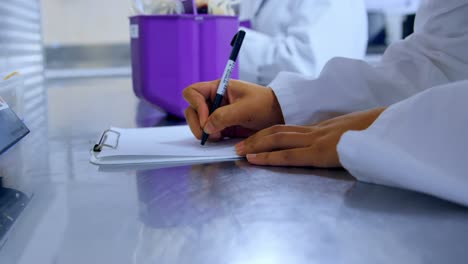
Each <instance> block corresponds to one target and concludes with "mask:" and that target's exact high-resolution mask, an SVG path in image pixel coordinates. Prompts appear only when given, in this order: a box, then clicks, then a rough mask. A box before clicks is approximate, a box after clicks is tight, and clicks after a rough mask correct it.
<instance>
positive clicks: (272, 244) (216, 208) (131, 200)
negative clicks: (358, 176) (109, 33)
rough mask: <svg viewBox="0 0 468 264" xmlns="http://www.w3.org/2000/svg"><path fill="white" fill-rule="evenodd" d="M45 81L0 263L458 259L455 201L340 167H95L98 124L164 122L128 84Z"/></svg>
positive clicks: (462, 237) (463, 232)
mask: <svg viewBox="0 0 468 264" xmlns="http://www.w3.org/2000/svg"><path fill="white" fill-rule="evenodd" d="M49 86H50V89H49V116H48V126H47V129H42V130H38V131H42V132H40V133H39V132H34V131H33V133H32V134H31V135H30V136H29V139H28V140H26V141H25V142H23V143H22V145H21V146H20V147H19V149H20V150H21V151H19V154H18V155H19V157H21V159H17V160H15V161H13V163H12V165H14V166H18V167H21V168H22V169H21V170H18V171H19V172H18V175H17V178H14V179H10V181H11V182H12V184H13V185H17V186H21V188H22V191H23V192H25V193H26V194H27V195H28V197H30V201H29V203H28V205H27V206H26V208H25V209H24V212H23V213H22V215H21V217H20V218H19V219H18V220H17V221H16V223H15V225H14V227H13V228H12V230H11V231H10V232H9V234H8V239H7V240H6V242H5V244H4V245H3V247H2V248H1V249H0V263H2V264H3V263H5V264H6V263H21V264H22V263H28V264H29V263H41V264H42V263H57V264H62V263H66V264H74V263H77V264H78V263H80V264H81V263H116V264H118V263H125V264H128V263H158V264H160V263H203V264H207V263H232V264H237V263H255V264H263V263H265V264H266V263H413V264H414V263H468V250H467V249H468V210H467V209H466V208H463V207H460V206H458V205H455V204H452V203H449V202H445V201H442V200H439V199H436V198H433V197H430V196H426V195H423V194H418V193H413V192H408V191H404V190H398V189H392V188H386V187H382V186H375V185H368V184H363V183H359V182H356V181H354V179H353V178H352V177H351V176H350V175H349V174H347V173H346V172H345V171H342V170H317V169H303V168H265V167H255V166H250V165H248V164H247V163H246V162H245V161H238V162H225V163H217V164H206V165H192V166H182V167H175V168H163V169H157V168H151V167H146V168H117V169H110V170H109V169H98V168H97V167H95V166H93V165H91V164H89V162H88V158H89V149H90V147H91V145H92V143H93V140H95V138H96V137H97V136H98V134H99V133H100V131H102V130H103V129H104V128H106V127H108V126H110V125H116V126H123V127H135V126H144V125H151V124H160V125H165V124H172V123H174V121H171V120H168V119H167V118H166V117H164V115H163V114H162V113H161V112H160V111H157V110H154V109H151V108H149V107H148V106H146V105H144V104H141V103H139V102H138V101H137V100H136V99H135V98H134V96H133V94H132V91H131V88H130V87H131V84H130V80H128V79H91V80H70V81H61V82H56V83H51V84H49ZM38 133H39V134H38ZM32 139H33V140H32ZM33 141H34V142H33Z"/></svg>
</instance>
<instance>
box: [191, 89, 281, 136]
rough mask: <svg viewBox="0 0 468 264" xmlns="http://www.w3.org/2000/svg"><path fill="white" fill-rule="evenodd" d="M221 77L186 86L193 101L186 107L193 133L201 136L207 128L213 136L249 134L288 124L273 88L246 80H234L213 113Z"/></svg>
mask: <svg viewBox="0 0 468 264" xmlns="http://www.w3.org/2000/svg"><path fill="white" fill-rule="evenodd" d="M218 84H219V81H212V82H204V83H197V84H194V85H192V86H190V87H188V88H186V89H185V90H184V93H183V94H184V98H185V100H187V101H188V102H189V104H190V107H189V108H187V110H185V117H186V119H187V123H188V124H189V126H190V129H191V130H192V133H193V134H194V135H195V137H197V138H198V139H201V136H202V133H203V131H205V132H206V133H208V134H209V135H210V140H220V139H222V138H224V137H248V136H250V135H253V134H254V133H255V132H257V131H259V130H261V129H264V128H267V127H270V126H273V125H276V124H284V119H283V114H282V112H281V107H280V105H279V103H278V100H277V99H276V96H275V94H274V92H273V90H272V89H270V88H267V87H263V86H259V85H256V84H251V83H247V82H242V81H234V80H232V81H230V82H229V86H228V88H227V91H226V94H225V96H224V99H223V102H222V104H221V107H219V108H218V109H217V110H216V111H214V113H212V114H211V115H209V109H210V107H211V102H212V101H213V100H214V98H215V97H216V90H217V88H218Z"/></svg>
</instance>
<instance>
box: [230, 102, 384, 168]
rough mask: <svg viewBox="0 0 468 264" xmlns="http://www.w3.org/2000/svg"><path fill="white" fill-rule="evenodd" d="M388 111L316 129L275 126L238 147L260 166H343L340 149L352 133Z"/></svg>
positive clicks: (329, 122) (361, 114) (375, 111)
mask: <svg viewBox="0 0 468 264" xmlns="http://www.w3.org/2000/svg"><path fill="white" fill-rule="evenodd" d="M384 110H385V108H378V109H373V110H369V111H365V112H355V113H351V114H347V115H343V116H339V117H336V118H333V119H330V120H327V121H324V122H321V123H318V124H316V125H313V126H281V125H278V126H273V127H270V128H267V129H264V130H262V131H260V132H258V133H256V134H255V135H253V136H251V137H249V138H248V139H246V140H244V141H242V142H240V143H238V144H237V145H236V151H237V154H238V155H241V156H245V155H247V160H248V161H249V162H250V163H252V164H256V165H271V166H313V167H319V168H333V167H341V164H340V161H339V158H338V152H337V150H336V146H337V145H338V142H339V141H340V138H341V136H342V135H343V134H344V133H345V132H346V131H349V130H365V129H367V128H368V127H369V126H370V125H371V124H372V123H373V122H374V121H375V120H376V119H377V118H378V117H379V115H380V114H381V113H382V112H383V111H384Z"/></svg>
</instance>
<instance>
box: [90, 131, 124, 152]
mask: <svg viewBox="0 0 468 264" xmlns="http://www.w3.org/2000/svg"><path fill="white" fill-rule="evenodd" d="M108 133H114V134H115V135H117V139H116V141H115V142H116V143H115V146H113V145H110V144H107V143H106V140H107V138H108V135H107V134H108ZM119 139H120V132H117V131H114V130H112V129H107V130H105V131H104V132H102V135H101V138H100V139H99V142H98V143H97V144H96V145H94V147H93V151H94V152H101V151H102V148H104V147H109V148H112V149H116V148H117V147H118V146H119Z"/></svg>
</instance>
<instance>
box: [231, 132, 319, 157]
mask: <svg viewBox="0 0 468 264" xmlns="http://www.w3.org/2000/svg"><path fill="white" fill-rule="evenodd" d="M313 140H314V137H313V136H312V135H310V134H309V133H297V132H280V133H275V134H271V135H267V136H264V137H261V138H257V140H255V139H254V140H251V139H247V140H245V142H240V143H239V144H237V145H236V152H237V154H238V155H240V156H245V155H246V154H249V153H263V152H270V151H275V150H280V149H283V150H284V149H291V148H303V147H307V146H310V143H311V142H312V141H313Z"/></svg>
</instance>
